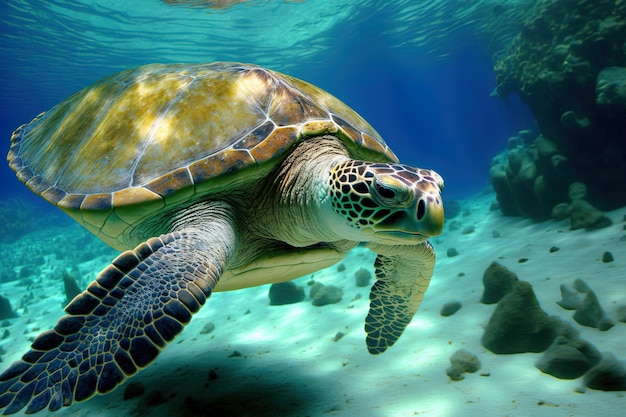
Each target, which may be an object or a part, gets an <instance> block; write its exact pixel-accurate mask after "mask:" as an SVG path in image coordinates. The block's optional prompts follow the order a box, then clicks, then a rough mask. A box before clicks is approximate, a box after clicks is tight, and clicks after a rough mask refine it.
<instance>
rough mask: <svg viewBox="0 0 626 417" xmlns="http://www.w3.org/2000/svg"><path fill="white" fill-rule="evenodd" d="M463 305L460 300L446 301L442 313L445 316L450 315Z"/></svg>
mask: <svg viewBox="0 0 626 417" xmlns="http://www.w3.org/2000/svg"><path fill="white" fill-rule="evenodd" d="M461 307H462V304H461V302H460V301H450V302H449V303H445V304H444V305H443V307H441V311H440V312H439V314H441V315H442V316H443V317H448V316H451V315H453V314H454V313H456V312H457V311H459V310H460V309H461Z"/></svg>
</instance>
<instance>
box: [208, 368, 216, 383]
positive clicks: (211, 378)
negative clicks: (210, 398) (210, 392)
mask: <svg viewBox="0 0 626 417" xmlns="http://www.w3.org/2000/svg"><path fill="white" fill-rule="evenodd" d="M216 379H217V372H215V370H214V369H211V370H210V371H209V381H215V380H216Z"/></svg>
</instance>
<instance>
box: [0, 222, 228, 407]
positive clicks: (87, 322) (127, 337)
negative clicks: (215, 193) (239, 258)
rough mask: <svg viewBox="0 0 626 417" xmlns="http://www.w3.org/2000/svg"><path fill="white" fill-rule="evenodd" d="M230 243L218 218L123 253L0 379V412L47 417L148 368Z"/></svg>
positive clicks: (212, 277)
mask: <svg viewBox="0 0 626 417" xmlns="http://www.w3.org/2000/svg"><path fill="white" fill-rule="evenodd" d="M212 220H215V218H213V219H212ZM234 242H235V234H234V231H233V227H232V222H231V221H230V219H229V216H227V215H226V216H222V217H221V219H219V221H211V222H197V223H196V224H195V225H193V226H191V227H187V228H183V229H181V230H180V231H177V232H173V233H170V234H167V235H162V236H161V237H159V238H152V239H150V240H148V241H147V242H146V243H143V244H141V245H139V246H138V247H137V248H136V249H135V250H133V251H127V252H124V253H123V254H122V255H120V256H119V257H117V258H116V259H115V260H114V261H113V263H112V264H111V265H110V266H109V267H107V268H106V269H104V270H103V271H102V272H101V273H100V275H99V276H98V277H97V278H96V280H95V281H94V282H93V283H91V285H89V287H88V288H87V290H86V291H84V292H83V293H81V294H80V295H78V296H77V297H76V298H74V300H73V301H72V302H71V303H70V304H69V305H68V306H67V307H66V312H67V313H68V315H67V316H64V317H63V318H61V319H60V320H59V322H58V323H57V324H56V326H55V327H54V329H52V330H49V331H47V332H44V333H42V334H41V335H39V336H38V337H37V338H36V339H35V340H34V341H33V343H32V345H31V350H30V351H28V352H27V353H26V354H25V355H24V356H23V357H22V359H21V360H19V361H17V362H15V363H13V364H12V365H11V366H10V367H9V369H7V370H6V371H5V372H4V373H2V375H0V409H4V414H12V413H15V412H17V411H19V410H20V409H22V408H23V407H26V406H27V409H26V412H27V413H33V412H37V411H39V410H42V409H44V408H46V407H48V408H49V409H50V410H51V411H54V410H57V409H59V408H60V407H62V406H68V405H70V404H72V402H74V401H83V400H86V399H88V398H90V397H91V396H93V395H94V394H95V393H96V392H98V393H106V392H108V391H111V390H112V389H113V388H115V386H116V385H118V384H119V383H121V382H122V381H123V380H124V379H125V378H127V377H129V376H131V375H133V374H134V373H136V372H137V370H138V369H141V368H143V367H145V366H146V365H148V364H149V363H150V362H152V361H153V360H154V359H155V358H156V356H157V355H158V354H159V352H160V351H161V349H163V348H164V347H165V346H166V345H167V343H168V342H170V341H171V340H172V339H173V338H174V337H175V336H176V335H177V334H178V333H180V332H181V331H182V329H183V326H184V325H186V324H187V323H188V322H189V320H190V319H191V315H192V314H193V313H195V312H197V311H198V310H199V309H200V307H201V306H202V305H203V304H204V302H205V301H206V299H207V298H208V297H209V296H210V295H211V291H212V289H213V287H214V286H215V284H216V283H217V281H218V279H219V277H220V275H221V274H222V272H223V270H224V267H225V265H226V263H227V261H228V259H229V258H230V256H231V254H232V252H233V250H234Z"/></svg>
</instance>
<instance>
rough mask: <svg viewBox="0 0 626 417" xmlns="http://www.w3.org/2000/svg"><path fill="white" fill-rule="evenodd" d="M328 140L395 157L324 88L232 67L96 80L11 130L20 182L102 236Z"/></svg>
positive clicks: (169, 69) (147, 69)
mask: <svg viewBox="0 0 626 417" xmlns="http://www.w3.org/2000/svg"><path fill="white" fill-rule="evenodd" d="M323 134H333V135H335V136H337V137H339V138H340V139H342V140H343V142H344V143H345V144H346V145H347V147H348V149H349V150H350V152H351V154H352V155H353V157H355V158H357V159H367V160H371V161H397V158H396V157H395V155H394V154H393V152H392V151H391V150H390V149H389V148H388V147H387V145H386V144H385V142H384V141H383V139H382V138H381V137H380V136H379V135H378V134H377V133H376V131H375V130H374V129H373V128H372V127H371V126H370V125H369V124H368V123H367V122H366V121H365V120H363V119H362V118H361V117H360V116H359V115H358V114H357V113H356V112H354V111H353V110H352V109H350V108H349V107H348V106H346V105H345V104H344V103H342V102H341V101H339V100H338V99H337V98H335V97H333V96H331V95H330V94H328V93H326V92H325V91H323V90H321V89H319V88H317V87H315V86H313V85H311V84H308V83H306V82H304V81H301V80H298V79H296V78H293V77H290V76H287V75H284V74H280V73H277V72H273V71H270V70H267V69H264V68H261V67H258V66H255V65H246V64H239V63H211V64H198V65H191V64H152V65H146V66H143V67H139V68H135V69H131V70H127V71H123V72H120V73H118V74H115V75H113V76H110V77H108V78H105V79H103V80H101V81H99V82H97V83H95V84H93V85H91V86H89V87H87V88H85V89H83V90H81V91H79V92H77V93H75V94H74V95H72V96H71V97H69V98H68V99H66V100H64V101H63V102H61V103H59V104H58V105H57V106H55V107H54V108H52V109H51V110H50V111H48V112H45V113H42V114H40V115H39V116H38V117H37V118H35V119H34V120H33V121H32V122H30V123H29V124H26V125H23V126H21V127H20V128H18V129H17V130H16V131H15V132H14V133H13V136H12V138H11V142H12V143H11V149H10V151H9V155H8V159H9V163H10V166H11V168H12V169H13V170H14V171H16V173H17V176H18V178H19V179H20V180H21V181H23V182H24V183H25V184H26V185H27V186H28V187H29V188H31V189H32V190H33V191H34V192H36V193H37V194H40V195H41V196H42V197H43V198H45V199H46V200H48V201H50V202H51V203H53V204H55V205H57V206H59V207H60V208H61V209H63V210H64V211H65V212H67V213H68V214H69V215H70V216H72V217H73V218H74V219H76V220H77V221H78V222H79V223H81V224H83V225H84V226H85V227H86V228H87V229H88V230H90V231H91V232H93V233H94V234H96V235H98V236H99V237H100V238H101V239H103V240H104V241H106V242H107V243H109V244H111V245H112V246H117V245H116V244H115V243H116V242H115V239H116V237H117V236H119V235H121V234H122V233H126V232H127V231H128V229H129V228H132V227H134V226H135V225H137V224H139V223H141V222H142V221H143V220H144V219H147V218H149V217H152V216H153V215H154V214H155V213H157V212H159V211H160V210H163V209H164V208H165V207H166V206H169V207H168V208H171V207H172V206H175V205H177V204H181V203H183V202H185V201H187V200H189V199H190V198H192V197H194V196H197V195H198V194H200V195H202V196H204V195H206V196H210V195H211V194H212V193H216V192H220V191H223V190H225V189H226V188H227V187H232V186H233V184H234V183H240V182H241V181H243V182H244V183H245V182H246V181H248V180H251V179H256V178H258V177H259V176H261V175H265V174H266V173H267V172H268V168H271V167H273V166H275V165H276V164H278V163H280V161H282V160H283V159H284V157H285V156H286V154H287V153H288V152H289V151H290V150H291V149H293V147H294V146H295V145H296V144H297V143H298V142H299V141H300V140H302V139H305V138H307V137H313V136H319V135H323Z"/></svg>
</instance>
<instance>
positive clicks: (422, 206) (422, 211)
mask: <svg viewBox="0 0 626 417" xmlns="http://www.w3.org/2000/svg"><path fill="white" fill-rule="evenodd" d="M425 215H426V202H425V201H424V199H423V198H422V199H420V201H418V202H417V220H422V219H423V218H424V216H425Z"/></svg>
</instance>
